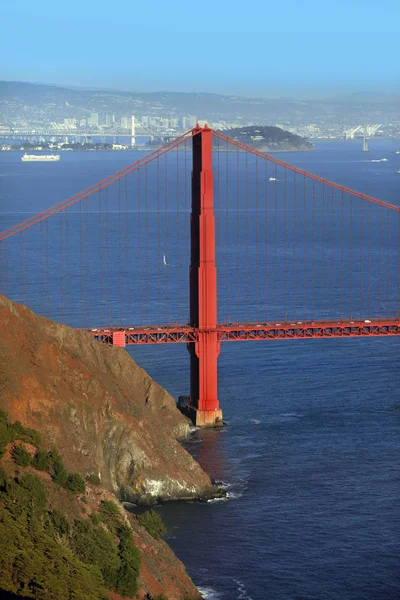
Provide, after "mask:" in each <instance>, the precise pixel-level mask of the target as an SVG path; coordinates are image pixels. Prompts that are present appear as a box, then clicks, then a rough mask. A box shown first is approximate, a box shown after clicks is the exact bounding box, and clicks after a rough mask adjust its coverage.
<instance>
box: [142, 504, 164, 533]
mask: <svg viewBox="0 0 400 600" xmlns="http://www.w3.org/2000/svg"><path fill="white" fill-rule="evenodd" d="M137 520H138V521H139V523H140V524H141V525H142V526H143V527H144V528H145V529H146V530H147V531H148V532H149V533H150V535H152V536H153V538H156V539H158V538H160V537H163V536H164V535H165V534H166V533H167V528H166V527H165V525H164V523H163V520H162V518H161V517H160V515H159V514H158V513H157V512H156V511H155V510H153V509H151V510H146V511H144V512H142V513H140V514H139V515H137Z"/></svg>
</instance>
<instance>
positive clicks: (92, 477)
mask: <svg viewBox="0 0 400 600" xmlns="http://www.w3.org/2000/svg"><path fill="white" fill-rule="evenodd" d="M86 481H87V482H88V483H92V484H93V485H100V483H101V481H100V477H99V476H98V475H95V474H94V473H91V474H90V475H87V476H86Z"/></svg>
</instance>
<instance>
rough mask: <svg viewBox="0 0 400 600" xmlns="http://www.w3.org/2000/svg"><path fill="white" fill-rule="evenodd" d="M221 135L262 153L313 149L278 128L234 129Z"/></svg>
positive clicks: (304, 141)
mask: <svg viewBox="0 0 400 600" xmlns="http://www.w3.org/2000/svg"><path fill="white" fill-rule="evenodd" d="M223 133H224V134H226V135H228V136H229V137H231V138H233V139H234V140H238V141H239V142H243V143H244V144H248V145H249V146H253V147H254V148H257V150H261V151H262V152H290V151H304V150H313V149H314V146H313V145H312V144H311V143H310V142H309V141H308V140H306V139H305V138H303V137H301V136H300V135H296V134H294V133H290V131H285V130H284V129H281V128H280V127H270V126H265V127H262V126H258V125H254V126H251V127H236V128H235V129H229V130H228V131H224V132H223Z"/></svg>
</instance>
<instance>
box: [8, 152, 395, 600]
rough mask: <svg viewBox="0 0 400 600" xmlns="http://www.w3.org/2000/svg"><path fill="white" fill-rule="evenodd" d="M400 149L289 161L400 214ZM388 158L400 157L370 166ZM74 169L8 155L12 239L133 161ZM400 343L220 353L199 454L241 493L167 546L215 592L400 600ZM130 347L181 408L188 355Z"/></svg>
mask: <svg viewBox="0 0 400 600" xmlns="http://www.w3.org/2000/svg"><path fill="white" fill-rule="evenodd" d="M399 147H400V142H399V143H398V144H396V143H395V142H388V141H380V140H376V141H375V140H374V141H373V143H372V142H371V152H370V153H369V155H367V156H366V155H363V154H362V153H361V152H360V146H359V142H354V143H353V142H326V143H325V142H324V143H319V144H317V149H316V151H315V152H311V153H293V154H287V155H279V158H283V159H285V160H288V162H293V163H294V164H296V165H297V166H299V167H300V168H304V169H307V170H309V171H312V172H315V173H317V174H319V175H321V176H324V177H327V178H328V179H332V180H334V181H337V182H338V183H341V184H344V185H347V186H349V187H353V188H355V189H357V190H359V191H362V192H365V193H368V194H370V195H375V196H377V197H379V198H381V199H383V200H386V201H388V202H391V203H393V204H400V197H399V186H400V177H399V176H398V175H395V174H394V170H395V169H398V168H400V158H399V157H396V156H394V155H393V154H392V152H393V151H394V150H397V149H398V148H399ZM64 156H65V161H64ZM382 157H387V158H388V159H389V161H388V162H384V163H376V162H372V161H373V160H377V159H379V158H382ZM62 159H63V161H64V167H63V168H61V167H60V168H59V169H58V171H57V172H56V171H50V170H49V169H50V167H54V166H56V165H46V164H45V163H44V164H42V165H34V168H30V169H29V171H28V170H27V169H24V168H23V167H26V166H27V165H23V164H22V163H20V161H19V156H18V154H16V153H12V154H11V153H10V154H7V153H1V154H0V194H1V198H2V200H1V202H2V206H1V209H2V213H1V214H0V223H1V225H0V226H1V229H3V228H5V227H6V226H8V225H9V224H10V223H14V222H15V221H16V219H17V216H19V218H25V217H24V215H23V214H22V213H31V212H37V211H38V210H43V209H44V208H46V207H47V206H50V205H52V204H54V203H55V202H58V201H60V200H62V199H64V198H66V197H67V196H69V195H71V194H72V193H73V192H75V191H78V190H79V189H81V188H82V187H85V186H87V185H90V184H91V183H94V182H95V181H97V180H98V179H101V178H102V177H103V176H104V175H108V174H110V173H112V172H113V171H115V170H117V169H118V168H121V167H122V166H124V164H127V163H128V161H130V160H135V159H136V156H135V155H134V154H132V155H131V156H129V157H128V156H127V155H123V156H122V155H121V156H116V155H115V154H108V153H101V154H100V153H99V154H96V155H94V154H93V153H86V154H85V153H68V154H67V155H63V156H62ZM60 163H61V161H60ZM28 166H29V167H31V166H32V165H28ZM57 167H58V165H57ZM44 169H47V171H46V177H45V178H44V177H43V174H44V173H45V171H44ZM170 260H171V262H173V260H174V256H171V258H170ZM32 277H33V278H34V274H32ZM170 284H171V283H170ZM10 285H11V284H10ZM171 285H172V284H171ZM396 285H397V284H396ZM11 292H12V293H14V294H17V290H15V289H14V290H13V289H11ZM76 294H77V298H76V300H77V302H78V292H76ZM31 297H32V296H31ZM253 300H254V298H253ZM32 302H33V303H34V302H35V298H34V297H33V298H32ZM251 302H252V298H251V295H250V304H251ZM393 302H394V300H393ZM78 316H79V315H78V314H77V315H76V318H77V317H78ZM399 343H400V341H399V340H398V339H396V338H393V339H382V338H379V339H344V340H307V341H301V340H297V341H271V342H258V343H251V342H250V343H245V342H243V343H240V344H223V345H222V348H221V355H220V359H219V397H220V403H221V406H222V409H223V412H224V418H225V419H226V421H227V426H226V427H225V428H224V430H222V431H221V432H215V431H200V432H198V433H197V434H196V437H195V440H194V442H193V443H192V444H191V445H190V451H191V452H192V453H193V454H194V456H195V457H196V459H197V460H198V461H199V462H200V464H201V465H202V466H203V468H204V469H205V470H206V471H207V472H208V473H209V474H210V475H211V476H212V477H213V478H215V479H216V480H218V481H220V482H223V485H224V486H225V488H226V490H227V492H228V497H227V499H226V500H219V501H214V502H208V503H195V502H194V503H179V504H171V505H166V506H162V507H160V508H159V509H158V510H159V511H160V513H161V514H162V516H163V518H164V520H165V522H166V524H167V526H168V535H167V541H168V542H169V544H170V545H171V547H172V548H173V549H174V551H175V552H176V553H177V555H178V557H179V558H180V559H181V560H182V561H183V562H184V563H185V565H186V567H187V570H188V572H189V574H190V575H191V577H192V579H193V580H194V582H195V583H196V584H197V585H198V586H199V589H201V590H202V592H203V594H204V597H206V598H216V599H220V600H239V599H243V600H294V599H298V600H300V599H301V600H314V599H315V600H322V599H326V600H378V599H379V600H397V599H398V598H400V475H399V440H400V395H399V389H400V369H399V367H400V346H399ZM129 352H130V353H131V354H132V356H133V358H134V359H135V360H136V361H137V362H138V363H139V364H140V365H141V366H142V367H144V368H145V369H146V370H147V371H148V372H149V373H150V374H151V375H152V376H153V377H154V378H155V379H156V380H157V381H158V382H159V383H160V384H161V385H163V386H164V387H165V388H166V389H168V390H169V391H170V392H171V393H172V394H173V395H174V396H175V397H177V396H178V395H179V394H182V393H187V392H188V381H189V363H188V355H187V351H186V348H185V347H184V345H182V346H180V345H176V346H168V347H147V348H145V347H138V348H134V349H130V350H129Z"/></svg>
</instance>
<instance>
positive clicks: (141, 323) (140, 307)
mask: <svg viewBox="0 0 400 600" xmlns="http://www.w3.org/2000/svg"><path fill="white" fill-rule="evenodd" d="M140 241H141V240H140V169H138V171H137V244H138V250H137V274H138V289H139V323H140V325H143V318H142V272H141V269H142V260H141V259H142V257H141V243H140Z"/></svg>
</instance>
